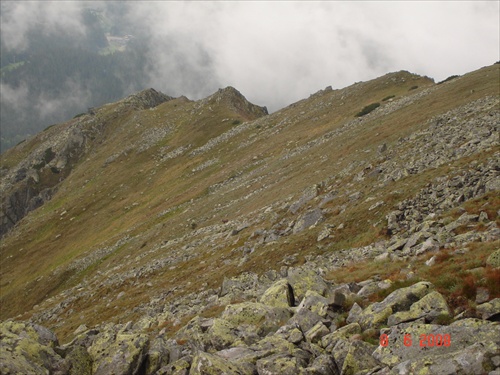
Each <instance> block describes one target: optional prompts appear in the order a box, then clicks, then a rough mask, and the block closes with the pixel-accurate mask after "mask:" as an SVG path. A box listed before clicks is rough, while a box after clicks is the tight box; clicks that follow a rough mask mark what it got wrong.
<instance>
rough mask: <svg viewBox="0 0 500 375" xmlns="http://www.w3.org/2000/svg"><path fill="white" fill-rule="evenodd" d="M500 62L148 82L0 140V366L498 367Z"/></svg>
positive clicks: (176, 369)
mask: <svg viewBox="0 0 500 375" xmlns="http://www.w3.org/2000/svg"><path fill="white" fill-rule="evenodd" d="M499 67H500V65H498V64H495V65H493V66H490V67H485V68H483V69H480V70H478V71H476V72H471V73H469V74H467V75H465V76H462V77H455V78H454V79H452V80H451V79H450V80H449V81H446V82H443V83H439V84H436V83H434V82H433V81H432V80H431V79H429V78H427V77H419V76H417V75H413V74H410V73H408V72H398V73H391V74H388V75H386V76H383V77H380V78H378V79H376V80H373V81H369V82H360V83H356V84H354V85H352V86H350V87H348V88H345V89H342V90H332V89H331V88H329V87H328V88H326V89H324V90H321V91H319V92H317V93H315V94H313V95H311V97H310V98H308V99H304V100H302V101H300V102H298V103H294V104H292V105H291V106H289V107H287V108H284V109H282V110H280V111H278V112H276V113H273V114H270V115H269V114H268V113H267V110H266V109H265V108H264V107H259V106H256V105H254V104H252V103H249V102H248V101H247V100H246V99H245V98H244V97H243V96H242V95H241V94H240V93H239V92H238V91H237V90H235V89H233V88H226V89H221V90H219V91H218V92H217V93H215V94H214V95H212V96H210V97H208V98H206V99H203V100H200V101H194V102H193V101H190V100H189V99H187V98H185V97H181V98H172V97H169V96H167V95H164V94H161V93H158V92H156V91H155V90H153V89H150V90H145V91H143V92H141V93H138V94H136V95H133V96H131V97H128V98H126V99H124V100H122V101H120V102H118V103H113V104H109V105H107V106H104V107H101V108H95V109H90V110H89V112H88V113H86V114H82V115H79V116H77V117H75V118H74V119H72V120H71V121H69V122H67V123H65V124H60V125H55V126H53V127H50V128H49V129H47V130H45V131H44V132H42V133H41V134H39V135H37V136H35V137H34V138H32V139H29V140H27V141H26V142H23V143H21V144H20V145H18V146H17V147H16V148H14V149H12V150H9V151H8V152H7V153H5V154H4V155H2V168H1V172H2V174H1V175H2V180H1V183H0V191H1V192H2V197H3V205H2V216H1V220H2V222H1V224H2V227H1V234H2V235H3V238H2V244H1V246H0V250H1V255H2V264H1V269H0V271H1V273H0V276H1V284H0V286H1V289H0V291H1V293H0V302H1V304H2V308H1V310H0V312H1V318H2V321H1V323H0V338H1V342H0V372H1V373H2V374H61V375H62V374H139V375H144V374H148V375H149V374H261V375H262V374H490V375H494V374H500V350H499V348H500V324H499V321H500V285H499V284H500V228H499V224H500V194H499V191H500V139H499V137H500V74H499ZM374 102H377V103H378V104H379V106H378V107H377V106H372V107H375V109H373V110H372V111H371V112H369V113H366V114H365V113H362V112H363V111H362V110H363V109H365V108H367V107H369V106H370V104H373V103H374ZM58 338H59V339H58Z"/></svg>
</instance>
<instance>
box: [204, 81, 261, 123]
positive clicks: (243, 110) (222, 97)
mask: <svg viewBox="0 0 500 375" xmlns="http://www.w3.org/2000/svg"><path fill="white" fill-rule="evenodd" d="M205 101H206V103H207V104H212V103H217V104H220V103H223V104H225V105H227V106H228V107H229V108H230V109H231V110H233V111H236V112H237V113H239V114H240V115H241V116H243V117H245V118H247V119H249V120H253V119H255V118H258V117H262V116H265V115H268V114H269V112H268V111H267V108H266V107H261V106H258V105H255V104H253V103H251V102H249V101H248V100H247V98H245V96H243V94H241V92H239V91H238V90H236V89H235V88H234V87H232V86H227V87H225V88H221V89H219V90H217V92H216V93H214V94H212V95H210V96H209V97H208V98H206V99H205Z"/></svg>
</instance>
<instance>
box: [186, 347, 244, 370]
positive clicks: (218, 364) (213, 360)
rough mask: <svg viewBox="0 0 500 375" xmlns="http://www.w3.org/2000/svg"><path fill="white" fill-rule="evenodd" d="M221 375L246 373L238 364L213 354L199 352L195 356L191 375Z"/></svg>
mask: <svg viewBox="0 0 500 375" xmlns="http://www.w3.org/2000/svg"><path fill="white" fill-rule="evenodd" d="M219 374H234V375H243V374H244V372H243V371H242V370H241V369H239V368H238V366H237V365H236V364H234V363H231V362H228V361H226V360H225V359H223V358H221V357H219V356H216V355H213V354H209V353H205V352H198V354H196V355H195V356H194V358H193V363H192V364H191V370H190V371H189V375H219Z"/></svg>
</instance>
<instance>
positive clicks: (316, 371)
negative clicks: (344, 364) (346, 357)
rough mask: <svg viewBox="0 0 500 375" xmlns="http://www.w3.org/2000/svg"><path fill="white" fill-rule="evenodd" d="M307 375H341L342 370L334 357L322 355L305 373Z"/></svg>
mask: <svg viewBox="0 0 500 375" xmlns="http://www.w3.org/2000/svg"><path fill="white" fill-rule="evenodd" d="M304 373H305V374H307V375H340V370H339V368H338V367H337V364H336V363H335V361H334V360H333V358H332V356H330V355H326V354H322V355H320V356H318V357H317V358H316V359H315V360H314V361H313V363H312V364H311V365H310V366H309V367H308V368H306V369H305V371H304Z"/></svg>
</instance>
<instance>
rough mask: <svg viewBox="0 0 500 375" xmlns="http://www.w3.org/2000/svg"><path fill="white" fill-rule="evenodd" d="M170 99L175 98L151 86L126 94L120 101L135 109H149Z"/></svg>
mask: <svg viewBox="0 0 500 375" xmlns="http://www.w3.org/2000/svg"><path fill="white" fill-rule="evenodd" d="M172 99H175V98H174V97H172V96H168V95H165V94H164V93H162V92H160V91H156V90H155V89H153V88H149V89H145V90H142V91H139V92H138V93H136V94H132V95H129V96H127V97H126V98H125V99H123V101H122V102H123V103H126V104H129V105H132V106H134V107H135V108H137V109H149V108H154V107H156V106H158V105H160V104H162V103H165V102H167V101H169V100H172Z"/></svg>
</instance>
